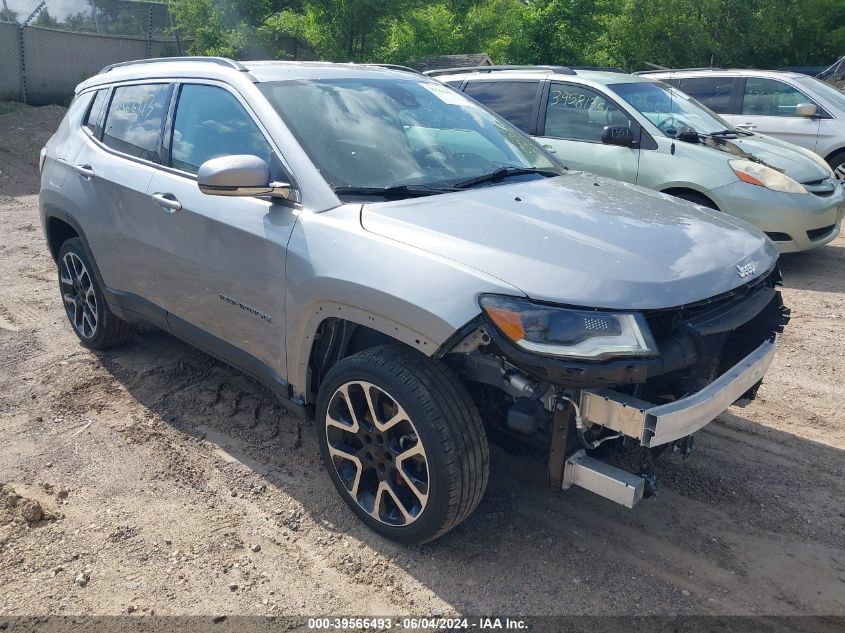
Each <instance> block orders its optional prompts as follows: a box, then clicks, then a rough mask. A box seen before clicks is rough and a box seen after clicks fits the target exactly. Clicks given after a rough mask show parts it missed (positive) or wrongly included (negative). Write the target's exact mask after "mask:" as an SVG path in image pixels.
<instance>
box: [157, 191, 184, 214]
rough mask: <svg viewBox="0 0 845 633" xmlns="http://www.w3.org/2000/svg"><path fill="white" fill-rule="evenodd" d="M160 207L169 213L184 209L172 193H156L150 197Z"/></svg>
mask: <svg viewBox="0 0 845 633" xmlns="http://www.w3.org/2000/svg"><path fill="white" fill-rule="evenodd" d="M150 197H151V198H152V199H153V202H155V203H156V204H157V205H158V206H160V207H161V208H162V209H164V210H165V211H167V212H168V213H175V212H176V211H179V210H180V209H181V208H182V203H181V202H179V201H178V200H177V199H176V196H174V195H173V194H172V193H154V194H153V195H151V196H150Z"/></svg>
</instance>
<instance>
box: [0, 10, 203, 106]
mask: <svg viewBox="0 0 845 633" xmlns="http://www.w3.org/2000/svg"><path fill="white" fill-rule="evenodd" d="M0 3H2V5H0V60H2V61H0V100H11V101H23V102H24V103H29V104H32V105H44V104H47V103H67V102H68V101H69V100H70V98H71V97H72V96H73V89H74V87H75V86H76V85H77V84H78V83H79V82H80V81H82V80H84V79H85V78H87V77H90V76H91V75H93V74H95V73H97V72H98V71H99V70H100V69H101V68H102V67H103V66H106V65H108V64H112V63H115V62H121V61H126V60H130V59H141V58H146V57H168V56H177V55H182V54H184V52H185V51H186V49H187V48H189V47H190V42H185V41H183V40H181V39H180V38H179V36H178V34H177V32H176V29H175V28H174V23H173V16H172V14H171V13H170V9H169V7H168V5H167V4H165V3H162V2H138V1H136V0H0Z"/></svg>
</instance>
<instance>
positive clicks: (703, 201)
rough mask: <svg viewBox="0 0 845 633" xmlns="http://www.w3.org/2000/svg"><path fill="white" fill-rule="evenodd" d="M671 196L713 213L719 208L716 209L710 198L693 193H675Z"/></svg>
mask: <svg viewBox="0 0 845 633" xmlns="http://www.w3.org/2000/svg"><path fill="white" fill-rule="evenodd" d="M672 195H674V196H675V197H676V198H680V199H681V200H686V201H687V202H692V203H693V204H699V205H701V206H702V207H707V208H708V209H713V210H714V211H718V210H719V207H717V206H716V205H715V204H714V203H713V201H712V200H711V199H710V198H708V197H707V196H705V195H702V194H700V193H694V192H692V191H689V192H687V191H683V192H681V193H676V194H672Z"/></svg>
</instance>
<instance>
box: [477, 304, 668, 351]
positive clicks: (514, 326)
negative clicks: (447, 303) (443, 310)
mask: <svg viewBox="0 0 845 633" xmlns="http://www.w3.org/2000/svg"><path fill="white" fill-rule="evenodd" d="M479 302H480V304H481V309H482V310H484V313H485V314H486V315H487V316H488V317H490V320H491V321H492V322H493V323H494V324H495V326H496V328H498V330H499V331H500V332H501V333H502V334H503V335H504V336H505V337H507V338H508V339H510V340H511V341H512V342H514V343H515V344H516V345H518V346H519V347H521V348H522V349H524V350H526V351H529V352H536V353H538V354H548V355H552V356H566V357H569V358H578V359H583V360H604V359H607V358H613V357H616V356H656V355H657V354H658V350H657V344H656V343H655V342H654V338H652V336H651V331H650V330H649V329H648V324H647V323H646V322H645V319H644V318H643V316H642V315H641V314H637V313H622V312H594V311H592V310H569V309H566V308H554V307H550V306H544V305H538V304H536V303H532V302H530V301H528V300H527V299H518V298H515V297H502V296H498V295H483V296H482V297H481V299H480V301H479Z"/></svg>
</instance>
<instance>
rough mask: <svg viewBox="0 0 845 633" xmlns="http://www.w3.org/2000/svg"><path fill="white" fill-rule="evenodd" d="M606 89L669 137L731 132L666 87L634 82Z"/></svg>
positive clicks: (690, 100) (692, 101) (708, 112)
mask: <svg viewBox="0 0 845 633" xmlns="http://www.w3.org/2000/svg"><path fill="white" fill-rule="evenodd" d="M608 88H610V89H611V90H612V91H613V92H615V93H616V94H618V95H619V96H620V97H622V98H623V99H624V100H625V101H626V102H628V103H629V104H630V105H632V106H633V107H634V108H636V110H637V112H639V113H640V114H642V115H643V116H644V117H645V118H647V119H648V120H649V121H651V122H652V123H654V125H655V126H657V129H658V130H660V131H661V132H663V134H665V135H666V136H668V137H670V138H675V137H676V136H677V135H678V134H680V133H681V132H687V131H690V130H692V131H695V132H698V133H699V134H713V133H714V132H721V131H723V130H732V129H733V128H732V127H731V126H730V125H729V124H728V123H727V121H725V120H724V119H722V118H721V117H719V115H717V114H716V113H715V112H713V111H712V110H710V109H708V108H707V107H705V106H703V105H702V104H700V103H699V102H698V101H696V100H695V99H693V98H692V97H690V96H689V95H688V94H684V93H683V92H680V91H679V90H676V89H674V88H672V86H670V85H668V84H664V83H657V82H636V83H628V84H612V85H610V86H608Z"/></svg>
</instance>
